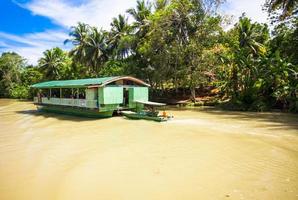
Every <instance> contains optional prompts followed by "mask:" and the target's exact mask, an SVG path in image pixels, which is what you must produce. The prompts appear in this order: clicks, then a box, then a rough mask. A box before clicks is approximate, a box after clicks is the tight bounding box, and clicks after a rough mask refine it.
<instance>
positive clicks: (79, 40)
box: [64, 23, 90, 62]
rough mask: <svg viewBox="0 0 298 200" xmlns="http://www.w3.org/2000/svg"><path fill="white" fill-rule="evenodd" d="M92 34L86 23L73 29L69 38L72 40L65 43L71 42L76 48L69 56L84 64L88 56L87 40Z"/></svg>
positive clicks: (79, 24)
mask: <svg viewBox="0 0 298 200" xmlns="http://www.w3.org/2000/svg"><path fill="white" fill-rule="evenodd" d="M89 32H90V26H89V25H88V24H84V23H78V25H77V26H73V27H71V31H70V33H69V36H70V37H71V39H67V40H65V41H64V43H69V42H71V43H72V44H73V45H74V48H73V49H72V50H71V51H70V52H69V55H70V56H71V57H72V58H73V59H74V61H77V62H82V60H83V59H84V58H85V56H86V45H87V38H88V34H89Z"/></svg>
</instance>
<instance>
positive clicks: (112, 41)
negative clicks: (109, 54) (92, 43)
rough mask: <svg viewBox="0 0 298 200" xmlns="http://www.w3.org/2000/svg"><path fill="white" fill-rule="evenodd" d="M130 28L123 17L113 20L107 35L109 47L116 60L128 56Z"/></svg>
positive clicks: (119, 16)
mask: <svg viewBox="0 0 298 200" xmlns="http://www.w3.org/2000/svg"><path fill="white" fill-rule="evenodd" d="M130 33H131V26H130V25H129V24H128V21H127V18H125V16H124V15H118V17H117V18H113V21H112V23H111V31H110V34H109V46H110V48H111V49H112V51H113V54H114V56H115V57H116V58H121V59H123V58H125V57H127V56H128V54H129V46H130V39H131V37H130V36H131V35H130Z"/></svg>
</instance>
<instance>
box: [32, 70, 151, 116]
mask: <svg viewBox="0 0 298 200" xmlns="http://www.w3.org/2000/svg"><path fill="white" fill-rule="evenodd" d="M149 86H150V85H149V84H147V83H145V82H143V81H142V80H140V79H137V78H134V77H130V76H117V77H103V78H91V79H78V80H61V81H60V80H59V81H47V82H42V83H37V84H34V85H32V86H31V87H32V88H36V90H37V97H35V98H34V104H35V105H36V106H37V108H38V109H39V110H41V111H45V112H54V113H60V114H70V115H79V116H84V117H95V118H106V117H112V115H113V113H114V112H115V111H119V110H123V109H125V110H137V109H138V108H140V105H138V104H137V103H136V102H135V101H138V100H140V101H148V87H149ZM137 107H138V108H137Z"/></svg>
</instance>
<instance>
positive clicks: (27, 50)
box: [0, 30, 68, 64]
mask: <svg viewBox="0 0 298 200" xmlns="http://www.w3.org/2000/svg"><path fill="white" fill-rule="evenodd" d="M67 38H68V34H67V33H65V32H64V31H61V30H58V31H54V30H48V31H45V32H40V33H30V34H24V35H21V36H18V35H14V34H8V33H3V32H0V46H1V48H0V52H6V51H10V52H12V51H13V52H16V53H18V54H20V55H21V56H23V57H25V58H26V59H27V60H28V63H30V64H36V63H37V61H38V59H39V58H40V57H41V56H42V53H43V52H44V51H45V50H47V49H50V48H53V47H60V48H63V49H67V48H68V46H65V45H64V44H63V41H64V40H65V39H67Z"/></svg>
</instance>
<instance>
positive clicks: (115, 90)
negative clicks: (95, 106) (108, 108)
mask: <svg viewBox="0 0 298 200" xmlns="http://www.w3.org/2000/svg"><path fill="white" fill-rule="evenodd" d="M98 100H99V104H105V105H107V104H121V103H123V87H101V88H98Z"/></svg>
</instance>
